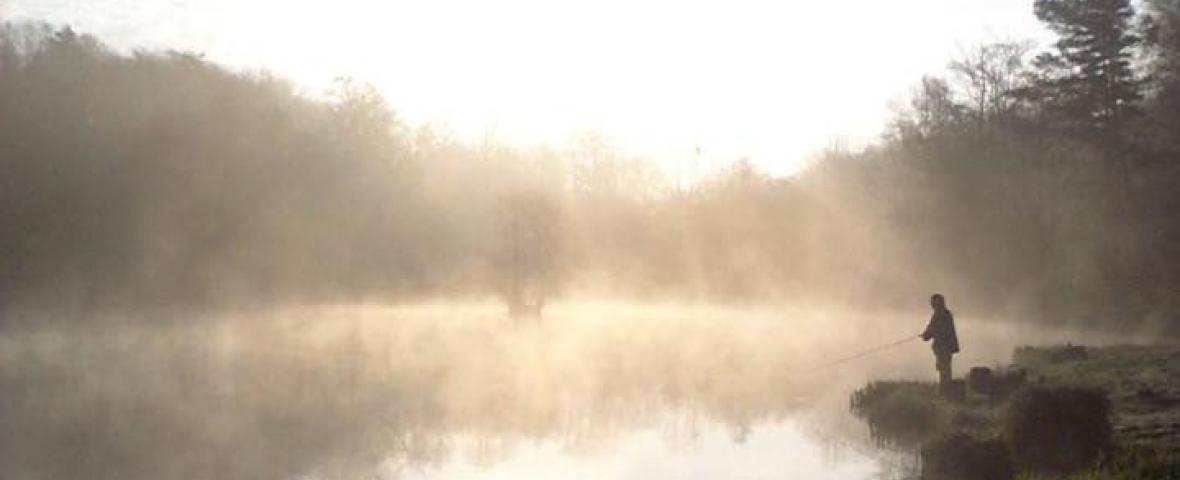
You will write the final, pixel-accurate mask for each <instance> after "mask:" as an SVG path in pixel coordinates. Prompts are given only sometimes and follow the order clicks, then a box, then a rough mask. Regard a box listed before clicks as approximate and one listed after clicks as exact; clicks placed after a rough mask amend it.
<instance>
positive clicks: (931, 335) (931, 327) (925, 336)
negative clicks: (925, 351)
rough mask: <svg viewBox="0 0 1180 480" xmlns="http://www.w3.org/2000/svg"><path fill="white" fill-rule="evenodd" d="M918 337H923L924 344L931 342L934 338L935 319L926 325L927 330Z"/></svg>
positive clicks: (932, 318) (931, 319)
mask: <svg viewBox="0 0 1180 480" xmlns="http://www.w3.org/2000/svg"><path fill="white" fill-rule="evenodd" d="M918 336H919V337H922V341H923V342H926V341H930V339H931V338H934V317H931V318H930V323H928V324H926V330H923V331H922V334H921V335H918Z"/></svg>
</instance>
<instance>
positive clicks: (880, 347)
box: [812, 335, 921, 369]
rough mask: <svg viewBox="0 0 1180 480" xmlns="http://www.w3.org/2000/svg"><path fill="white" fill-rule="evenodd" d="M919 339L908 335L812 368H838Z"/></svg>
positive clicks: (916, 336) (917, 336)
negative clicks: (842, 364) (840, 365)
mask: <svg viewBox="0 0 1180 480" xmlns="http://www.w3.org/2000/svg"><path fill="white" fill-rule="evenodd" d="M918 338H921V335H907V336H906V337H905V338H902V339H899V340H895V341H892V342H889V343H886V344H883V345H878V346H876V347H873V348H870V349H867V350H862V351H860V352H857V353H856V354H853V355H849V356H847V357H841V358H837V359H836V360H832V361H829V362H826V363H821V364H819V365H816V366H815V367H812V368H814V369H823V368H830V367H834V366H836V365H839V364H841V363H847V362H850V361H852V360H856V359H858V358H861V357H864V356H867V355H871V354H874V353H877V352H880V351H882V350H888V349H890V348H893V347H896V346H898V345H902V344H904V343H908V342H911V341H913V340H917V339H918Z"/></svg>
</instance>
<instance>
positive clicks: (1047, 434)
mask: <svg viewBox="0 0 1180 480" xmlns="http://www.w3.org/2000/svg"><path fill="white" fill-rule="evenodd" d="M1110 408H1111V405H1110V400H1108V399H1107V397H1106V393H1105V392H1103V391H1101V390H1096V389H1092V388H1081V387H1041V386H1034V387H1028V388H1025V389H1022V390H1021V391H1019V392H1017V393H1016V394H1015V395H1014V396H1013V398H1012V401H1011V403H1010V405H1009V406H1008V412H1007V418H1006V422H1005V426H1004V430H1005V432H1004V433H1005V435H1006V437H1007V439H1008V442H1009V445H1010V446H1011V448H1012V456H1013V458H1014V459H1015V460H1016V462H1017V463H1018V464H1019V465H1021V466H1022V467H1025V468H1029V469H1032V470H1043V471H1053V472H1069V471H1075V470H1078V469H1081V468H1084V467H1086V466H1089V465H1091V464H1093V463H1094V461H1095V460H1096V459H1097V458H1098V456H1099V455H1100V454H1101V453H1102V452H1104V451H1106V450H1108V449H1109V447H1110V445H1111V426H1110Z"/></svg>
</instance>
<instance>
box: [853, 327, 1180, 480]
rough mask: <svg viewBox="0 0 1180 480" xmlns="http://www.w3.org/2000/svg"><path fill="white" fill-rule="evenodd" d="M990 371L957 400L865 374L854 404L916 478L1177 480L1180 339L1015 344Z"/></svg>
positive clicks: (932, 390)
mask: <svg viewBox="0 0 1180 480" xmlns="http://www.w3.org/2000/svg"><path fill="white" fill-rule="evenodd" d="M989 373H990V375H983V374H981V373H978V372H977V374H976V375H975V376H973V378H970V379H969V380H971V381H970V382H968V383H969V386H970V388H967V389H966V395H965V396H962V397H959V396H955V395H951V396H947V395H944V394H940V392H939V389H938V387H937V386H936V385H934V384H930V383H923V382H909V381H877V382H871V383H870V384H868V385H866V386H864V387H863V388H861V389H860V390H858V391H857V392H855V393H854V394H853V396H852V399H851V407H852V409H853V411H854V412H855V413H856V414H857V415H859V416H860V417H861V418H863V419H864V420H865V421H866V422H868V424H869V426H870V428H871V431H872V433H873V436H874V437H875V438H876V439H877V440H878V441H880V442H882V443H886V444H890V445H892V446H900V447H903V448H912V449H920V450H921V451H922V454H923V459H924V465H925V466H924V472H923V477H924V478H947V471H940V469H943V468H944V466H945V468H949V469H951V470H952V471H955V472H957V473H953V476H955V477H956V478H987V479H991V478H1014V477H1015V478H1022V479H1030V480H1031V479H1042V478H1068V479H1099V478H1103V479H1105V478H1180V346H1113V347H1102V348H1084V347H1077V346H1072V347H1071V346H1057V347H1022V348H1019V349H1017V350H1016V352H1015V354H1014V355H1013V362H1012V365H1010V366H1007V367H1004V368H992V369H990V372H989ZM984 376H986V377H987V378H983V379H981V378H980V377H984ZM956 469H957V470H956ZM964 469H965V470H964ZM940 472H941V473H940Z"/></svg>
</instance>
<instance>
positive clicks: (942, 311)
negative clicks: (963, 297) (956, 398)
mask: <svg viewBox="0 0 1180 480" xmlns="http://www.w3.org/2000/svg"><path fill="white" fill-rule="evenodd" d="M930 308H931V309H933V310H934V314H933V315H931V316H930V324H929V325H926V330H925V331H924V332H922V334H921V335H918V336H919V337H921V338H922V341H929V340H930V339H934V343H933V344H932V345H931V347H932V348H933V349H934V368H935V369H937V370H938V384H939V385H947V384H949V383H950V382H951V356H952V355H954V354H956V353H959V337H958V335H955V316H954V315H952V314H951V311H950V310H947V308H946V299H945V298H943V297H942V295H941V294H938V293H936V294H934V295H931V296H930Z"/></svg>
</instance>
